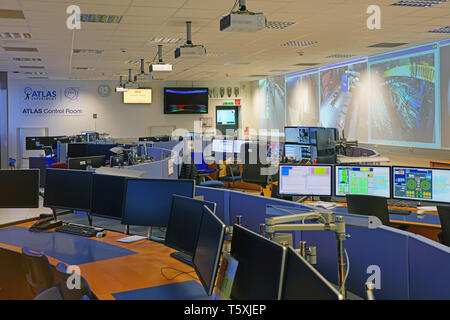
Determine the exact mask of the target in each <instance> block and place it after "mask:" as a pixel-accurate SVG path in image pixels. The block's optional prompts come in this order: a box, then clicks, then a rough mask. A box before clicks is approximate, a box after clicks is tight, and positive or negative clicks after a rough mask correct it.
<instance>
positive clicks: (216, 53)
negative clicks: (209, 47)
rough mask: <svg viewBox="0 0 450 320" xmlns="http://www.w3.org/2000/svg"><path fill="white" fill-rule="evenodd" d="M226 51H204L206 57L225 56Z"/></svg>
mask: <svg viewBox="0 0 450 320" xmlns="http://www.w3.org/2000/svg"><path fill="white" fill-rule="evenodd" d="M225 55H226V53H225V52H209V51H208V52H206V56H207V57H223V56H225Z"/></svg>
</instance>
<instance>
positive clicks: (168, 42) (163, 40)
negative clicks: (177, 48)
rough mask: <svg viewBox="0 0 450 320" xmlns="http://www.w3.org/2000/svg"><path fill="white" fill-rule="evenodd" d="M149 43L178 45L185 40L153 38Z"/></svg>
mask: <svg viewBox="0 0 450 320" xmlns="http://www.w3.org/2000/svg"><path fill="white" fill-rule="evenodd" d="M148 42H151V43H167V44H178V43H182V42H184V39H183V38H169V37H153V38H151V39H150V40H149V41H148Z"/></svg>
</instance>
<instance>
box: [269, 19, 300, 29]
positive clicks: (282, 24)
mask: <svg viewBox="0 0 450 320" xmlns="http://www.w3.org/2000/svg"><path fill="white" fill-rule="evenodd" d="M294 24H295V22H286V21H268V22H267V23H266V28H267V29H273V30H283V29H286V28H288V27H290V26H292V25H294Z"/></svg>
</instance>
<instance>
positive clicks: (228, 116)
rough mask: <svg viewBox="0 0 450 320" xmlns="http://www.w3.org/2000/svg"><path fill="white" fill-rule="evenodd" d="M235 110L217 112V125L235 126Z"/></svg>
mask: <svg viewBox="0 0 450 320" xmlns="http://www.w3.org/2000/svg"><path fill="white" fill-rule="evenodd" d="M235 113H236V110H217V124H220V125H224V126H229V125H235V124H236V114H235Z"/></svg>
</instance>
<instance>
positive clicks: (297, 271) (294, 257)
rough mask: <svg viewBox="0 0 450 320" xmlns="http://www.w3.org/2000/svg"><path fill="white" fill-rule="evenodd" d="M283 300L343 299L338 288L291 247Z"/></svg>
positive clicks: (285, 275)
mask: <svg viewBox="0 0 450 320" xmlns="http://www.w3.org/2000/svg"><path fill="white" fill-rule="evenodd" d="M281 299H282V300H342V299H343V297H342V295H341V294H340V293H339V291H337V289H336V288H335V287H334V286H333V285H332V284H331V283H330V282H329V281H328V280H327V279H325V278H324V277H323V276H322V275H321V274H320V273H319V272H318V271H317V270H316V269H315V268H314V267H313V266H311V264H310V263H309V262H308V261H306V259H305V258H303V257H302V256H301V255H299V254H298V253H297V252H296V251H295V250H294V249H293V248H292V247H289V248H288V250H287V255H286V267H285V273H284V280H283V294H282V297H281Z"/></svg>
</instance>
